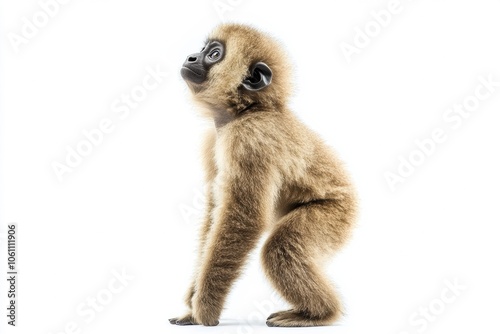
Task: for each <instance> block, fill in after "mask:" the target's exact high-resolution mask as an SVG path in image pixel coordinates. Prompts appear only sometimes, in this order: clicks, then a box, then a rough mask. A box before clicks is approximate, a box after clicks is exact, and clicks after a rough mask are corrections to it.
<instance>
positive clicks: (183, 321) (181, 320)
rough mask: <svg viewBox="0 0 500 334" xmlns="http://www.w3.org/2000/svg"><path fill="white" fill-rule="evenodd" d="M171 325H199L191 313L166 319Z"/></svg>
mask: <svg viewBox="0 0 500 334" xmlns="http://www.w3.org/2000/svg"><path fill="white" fill-rule="evenodd" d="M168 321H170V323H171V324H172V325H179V326H187V325H199V324H198V323H196V322H195V321H194V318H193V316H192V315H191V314H188V315H185V316H183V317H178V318H172V319H168Z"/></svg>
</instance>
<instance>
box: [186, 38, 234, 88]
mask: <svg viewBox="0 0 500 334" xmlns="http://www.w3.org/2000/svg"><path fill="white" fill-rule="evenodd" d="M223 58H224V45H222V43H220V42H218V41H209V42H208V43H207V45H205V47H204V48H203V49H201V51H200V52H198V53H193V54H192V55H189V56H188V57H187V59H186V61H185V62H184V64H183V65H182V68H181V76H182V78H183V79H184V80H186V81H189V82H192V83H195V84H201V83H203V82H204V81H205V80H206V79H207V74H208V71H209V70H210V68H211V67H212V66H213V65H215V64H217V63H218V62H219V61H221V60H222V59H223Z"/></svg>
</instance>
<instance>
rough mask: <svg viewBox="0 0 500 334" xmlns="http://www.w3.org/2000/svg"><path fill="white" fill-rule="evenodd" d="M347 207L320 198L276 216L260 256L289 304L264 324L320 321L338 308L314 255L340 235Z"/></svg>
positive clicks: (344, 230)
mask: <svg viewBox="0 0 500 334" xmlns="http://www.w3.org/2000/svg"><path fill="white" fill-rule="evenodd" d="M348 212H349V209H348V205H347V206H345V205H344V204H343V203H341V202H340V201H334V200H321V201H315V202H311V203H307V204H304V205H301V206H299V207H297V208H295V209H294V210H292V211H291V212H289V213H288V214H286V215H285V216H284V217H282V218H281V219H280V221H279V222H278V224H277V225H276V228H275V229H274V231H273V232H272V233H271V235H270V236H269V239H268V240H267V241H266V243H265V245H264V248H263V251H262V262H263V265H264V269H265V272H266V274H267V276H268V277H269V279H270V280H271V283H272V284H273V286H274V287H275V288H276V289H277V290H278V292H279V293H280V294H281V295H282V296H283V298H284V299H285V300H287V301H288V302H289V303H290V304H291V306H292V310H288V311H281V312H276V313H273V314H272V315H271V316H269V318H268V320H267V325H268V326H270V327H304V326H322V325H328V324H331V323H332V322H334V321H335V320H336V319H338V317H339V316H340V315H341V314H342V307H341V304H340V301H339V299H338V297H337V295H336V293H335V292H334V290H333V287H332V285H331V284H330V283H329V281H328V280H327V279H326V277H324V276H323V274H322V271H321V268H319V263H318V260H319V259H318V257H319V256H321V253H324V252H325V249H329V250H331V251H333V250H335V249H336V248H338V246H340V244H341V243H342V241H343V240H345V239H346V236H347V235H348V234H349V230H350V226H351V225H352V217H350V216H349V214H348ZM317 263H318V264H317Z"/></svg>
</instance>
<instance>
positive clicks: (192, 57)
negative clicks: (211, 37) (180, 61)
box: [186, 53, 199, 63]
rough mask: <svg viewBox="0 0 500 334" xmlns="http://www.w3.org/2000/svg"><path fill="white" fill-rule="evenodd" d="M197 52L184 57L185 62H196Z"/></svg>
mask: <svg viewBox="0 0 500 334" xmlns="http://www.w3.org/2000/svg"><path fill="white" fill-rule="evenodd" d="M198 57H199V54H197V53H193V54H192V55H189V56H188V57H187V59H186V63H196V62H197V60H198Z"/></svg>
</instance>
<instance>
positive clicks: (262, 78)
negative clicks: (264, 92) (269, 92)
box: [242, 62, 273, 91]
mask: <svg viewBox="0 0 500 334" xmlns="http://www.w3.org/2000/svg"><path fill="white" fill-rule="evenodd" d="M272 78H273V71H271V69H270V68H269V66H267V65H266V63H263V62H258V63H257V64H255V65H253V66H252V68H251V69H250V75H249V76H248V77H246V78H245V79H244V80H243V82H242V84H243V87H245V88H246V89H247V90H250V91H258V90H261V89H263V88H266V87H267V86H269V85H270V84H271V80H272Z"/></svg>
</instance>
